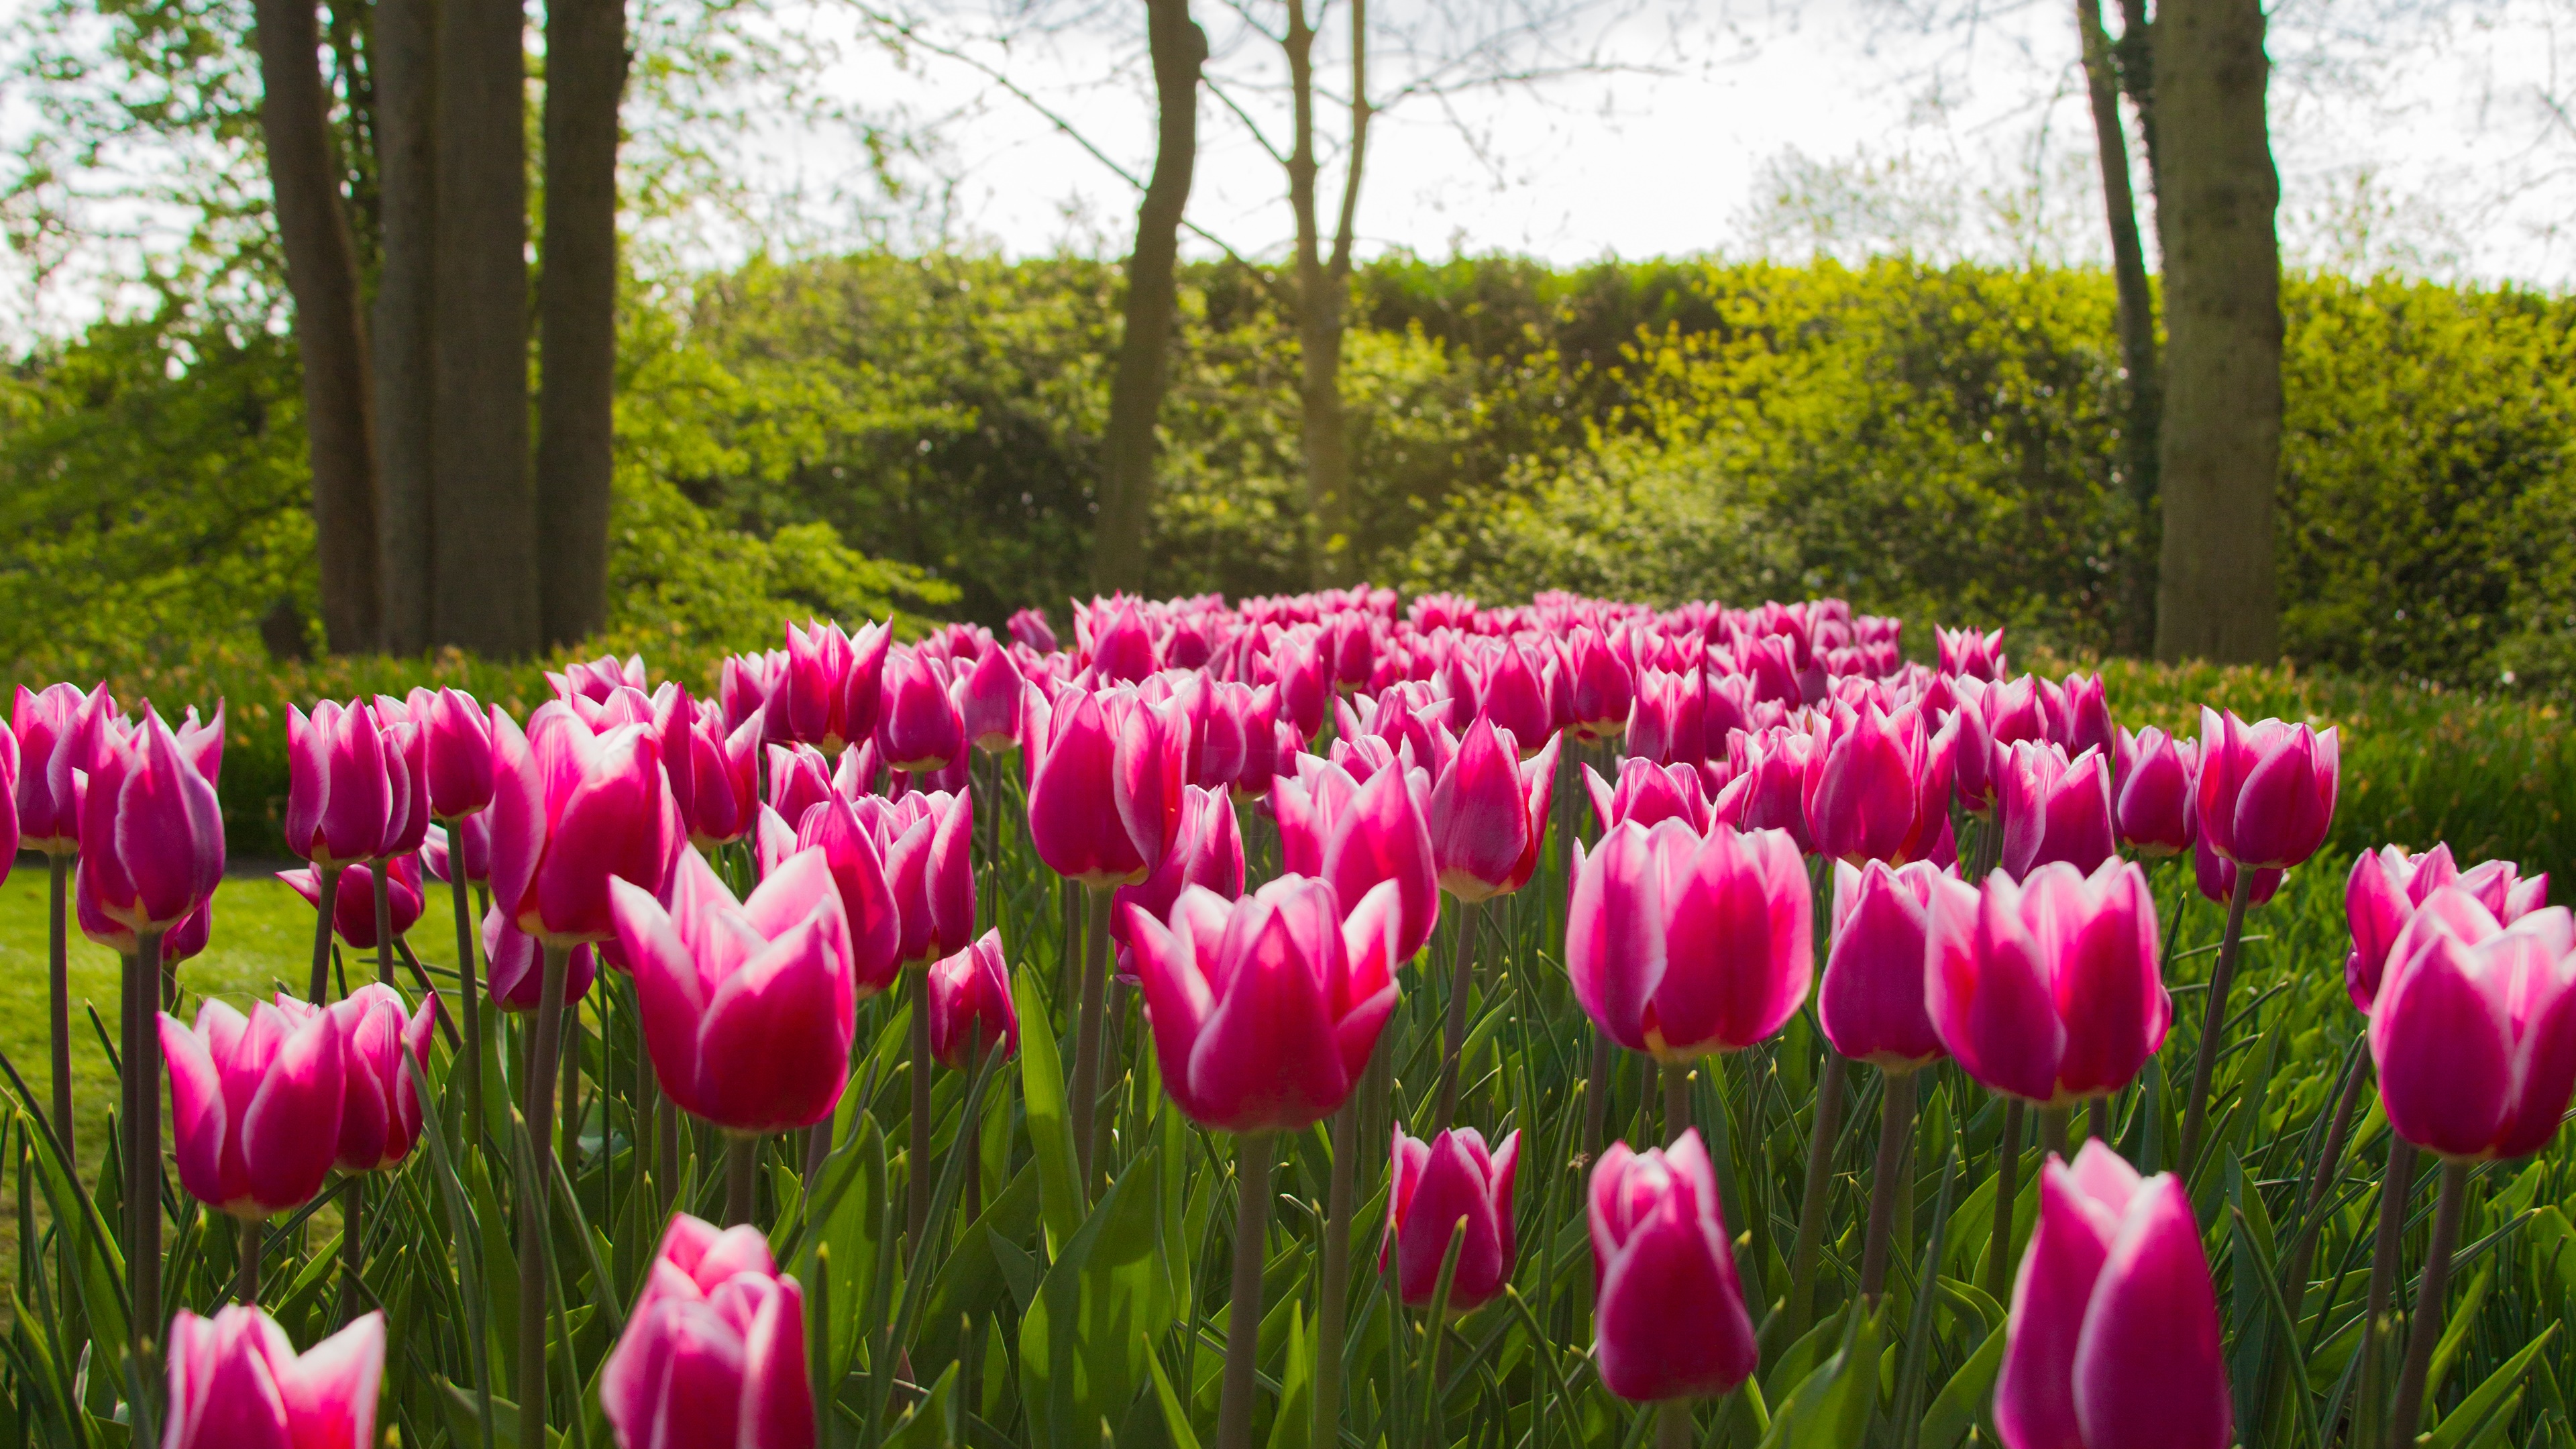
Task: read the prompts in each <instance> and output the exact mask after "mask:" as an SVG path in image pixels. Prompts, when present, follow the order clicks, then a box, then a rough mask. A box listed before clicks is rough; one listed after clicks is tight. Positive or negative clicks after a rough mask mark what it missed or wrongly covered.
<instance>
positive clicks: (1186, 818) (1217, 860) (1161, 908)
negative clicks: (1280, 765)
mask: <svg viewBox="0 0 2576 1449" xmlns="http://www.w3.org/2000/svg"><path fill="white" fill-rule="evenodd" d="M1283 783H1284V782H1283ZM1320 869H1321V867H1320V865H1318V866H1316V867H1313V868H1311V869H1308V870H1302V871H1301V870H1299V869H1298V868H1297V867H1296V866H1294V865H1291V866H1290V867H1289V870H1290V871H1291V872H1292V873H1295V874H1301V875H1303V874H1314V873H1317V872H1318V871H1320ZM1243 881H1244V877H1243V830H1242V825H1241V823H1240V822H1239V821H1237V820H1236V819H1235V815H1234V805H1233V803H1232V802H1231V801H1230V800H1229V799H1228V798H1227V797H1226V796H1224V795H1222V794H1219V793H1215V792H1212V791H1207V790H1202V789H1200V788H1199V787H1198V786H1196V785H1192V786H1190V787H1189V789H1188V792H1187V797H1186V800H1185V803H1184V804H1183V805H1182V807H1181V835H1180V839H1179V840H1178V841H1177V842H1175V843H1174V845H1173V847H1172V849H1170V850H1168V851H1166V852H1164V854H1163V863H1162V864H1160V865H1158V866H1156V867H1154V871H1153V874H1151V875H1148V876H1147V877H1145V879H1143V880H1142V881H1139V882H1137V883H1136V884H1134V885H1126V886H1120V887H1118V889H1117V891H1116V892H1115V893H1114V894H1113V895H1112V896H1111V898H1110V914H1109V936H1110V939H1111V940H1112V941H1114V942H1115V943H1116V944H1117V948H1118V974H1119V976H1120V977H1122V978H1127V979H1133V978H1134V976H1135V975H1136V954H1135V950H1134V947H1133V943H1131V942H1130V941H1129V940H1128V937H1127V907H1129V906H1131V905H1132V906H1134V907H1136V908H1137V909H1139V910H1141V911H1143V912H1144V913H1145V914H1146V915H1147V916H1150V917H1152V918H1153V919H1155V920H1158V921H1159V920H1164V919H1166V918H1168V917H1169V916H1170V915H1171V913H1172V905H1173V903H1174V902H1175V901H1178V900H1179V899H1180V898H1181V892H1182V891H1183V890H1185V889H1187V888H1188V887H1190V886H1199V887H1203V888H1204V889H1207V890H1211V891H1214V892H1216V894H1217V895H1219V896H1221V897H1223V898H1224V899H1226V900H1229V901H1230V900H1234V899H1236V898H1238V897H1240V896H1241V895H1242V894H1243ZM1372 884H1374V882H1372Z"/></svg>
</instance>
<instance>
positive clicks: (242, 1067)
mask: <svg viewBox="0 0 2576 1449" xmlns="http://www.w3.org/2000/svg"><path fill="white" fill-rule="evenodd" d="M299 1004H300V1003H299ZM343 1037H344V1028H343V1026H342V1024H341V1019H340V1018H339V1017H336V1016H333V1015H332V1014H330V1013H329V1012H326V1011H321V1010H318V1009H314V1008H306V1011H305V1014H304V1016H303V1019H302V1020H300V1021H299V1020H297V1019H296V1018H295V1017H293V1016H291V1015H290V1014H289V1013H288V1012H286V1011H285V1010H282V1009H281V1008H279V1007H277V1006H272V1005H270V1004H269V1003H267V1002H261V1003H260V1004H258V1005H257V1006H254V1007H252V1008H251V1014H250V1015H249V1016H248V1017H244V1016H243V1015H242V1014H241V1013H240V1012H238V1011H235V1010H234V1009H233V1008H232V1007H231V1006H229V1005H227V1004H226V1003H224V1002H222V1001H211V1000H210V1001H208V1002H206V1003H205V1004H204V1005H203V1006H201V1007H199V1008H198V1009H197V1026H196V1030H194V1031H190V1030H189V1029H188V1028H186V1027H184V1026H181V1025H180V1024H179V1021H178V1019H177V1018H176V1017H173V1016H171V1015H170V1014H169V1013H167V1012H163V1013H161V1055H162V1058H163V1060H165V1061H166V1062H168V1063H169V1067H170V1130H171V1140H172V1142H173V1144H174V1145H175V1147H176V1149H177V1152H176V1155H177V1157H178V1163H179V1185H180V1186H182V1187H184V1188H186V1189H187V1190H188V1194H189V1196H191V1197H194V1198H195V1199H197V1201H199V1202H202V1203H204V1204H205V1205H207V1206H208V1207H211V1208H213V1209H215V1210H216V1211H218V1212H223V1213H229V1214H231V1215H232V1216H234V1217H237V1218H240V1219H242V1220H243V1221H245V1222H257V1221H259V1220H261V1219H263V1218H267V1217H270V1216H273V1215H275V1214H277V1213H282V1212H292V1211H294V1210H295V1209H296V1208H299V1207H302V1206H303V1205H304V1204H306V1203H308V1202H311V1201H312V1200H313V1197H314V1194H316V1193H318V1192H320V1191H321V1190H322V1180H323V1178H325V1177H327V1176H329V1175H330V1171H331V1164H332V1160H333V1157H334V1156H335V1154H336V1151H337V1148H338V1144H339V1140H340V1114H341V1103H342V1100H343V1095H344V1090H345V1089H344V1085H343V1084H344V1080H345V1079H344V1076H343V1071H344V1067H343V1061H344V1053H345V1048H344V1046H343Z"/></svg>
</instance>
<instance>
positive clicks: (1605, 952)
mask: <svg viewBox="0 0 2576 1449" xmlns="http://www.w3.org/2000/svg"><path fill="white" fill-rule="evenodd" d="M1573 874H1574V881H1573V891H1572V900H1571V901H1570V902H1569V903H1568V904H1567V906H1566V913H1565V969H1566V974H1567V975H1568V976H1569V977H1571V978H1572V980H1573V984H1574V995H1575V999H1576V1000H1577V1001H1579V1002H1581V1003H1582V1005H1583V1009H1584V1011H1585V1013H1586V1014H1588V1015H1589V1016H1591V1018H1592V1019H1593V1021H1594V1022H1595V1023H1597V1024H1598V1025H1599V1026H1600V1028H1601V1030H1602V1031H1603V1032H1605V1033H1606V1034H1608V1035H1609V1037H1610V1039H1611V1040H1613V1041H1615V1042H1617V1043H1619V1044H1620V1045H1621V1046H1623V1047H1626V1048H1627V1049H1628V1050H1630V1051H1635V1052H1645V1053H1648V1054H1650V1055H1652V1056H1654V1057H1655V1058H1657V1059H1658V1060H1660V1061H1666V1062H1686V1061H1690V1060H1692V1059H1693V1058H1696V1057H1702V1056H1706V1055H1708V1054H1709V1053H1711V1052H1731V1051H1740V1050H1742V1049H1743V1048H1745V1047H1748V1046H1751V1045H1753V1044H1754V1043H1756V1042H1759V1041H1762V1040H1765V1039H1766V1038H1768V1037H1770V1036H1771V1035H1772V1033H1774V1032H1777V1031H1778V1030H1779V1029H1780V1028H1781V1027H1782V1026H1783V1025H1785V1024H1787V1022H1788V1020H1789V1018H1790V1017H1791V1016H1792V1015H1793V1014H1795V1013H1796V1012H1797V1010H1798V1007H1799V1005H1800V1004H1801V1003H1803V1002H1804V1001H1805V1000H1806V999H1807V987H1808V983H1809V979H1810V977H1811V976H1812V975H1813V974H1814V947H1813V946H1812V944H1811V942H1812V940H1813V937H1814V926H1813V924H1812V923H1811V915H1812V910H1813V908H1812V906H1811V905H1810V902H1809V898H1808V890H1807V876H1806V868H1805V866H1804V864H1803V863H1802V862H1801V861H1800V859H1799V856H1798V847H1797V846H1796V845H1795V844H1794V843H1792V842H1791V841H1790V839H1789V837H1788V836H1787V835H1786V834H1783V833H1782V832H1780V831H1777V830H1754V831H1740V832H1739V831H1737V830H1735V829H1733V828H1731V827H1729V826H1724V825H1721V826H1718V827H1716V828H1715V829H1713V830H1712V831H1710V832H1709V834H1708V836H1707V837H1706V838H1705V839H1703V838H1702V837H1701V836H1700V835H1699V834H1698V832H1696V831H1694V830H1692V829H1691V828H1690V827H1689V826H1688V825H1686V824H1684V823H1683V822H1681V821H1679V820H1667V821H1665V822H1664V823H1662V824H1661V825H1658V826H1655V827H1654V828H1653V829H1651V830H1649V829H1648V828H1646V827H1645V826H1642V825H1639V824H1637V823H1636V822H1634V821H1630V822H1627V823H1625V824H1621V825H1617V826H1613V827H1612V828H1611V829H1610V831H1609V832H1608V833H1606V834H1604V835H1603V836H1602V837H1601V840H1600V842H1599V843H1598V844H1596V845H1595V846H1594V847H1593V848H1592V850H1591V852H1590V853H1589V854H1586V853H1585V852H1584V851H1583V849H1582V847H1581V845H1580V844H1578V845H1577V846H1576V847H1575V856H1574V872H1573Z"/></svg>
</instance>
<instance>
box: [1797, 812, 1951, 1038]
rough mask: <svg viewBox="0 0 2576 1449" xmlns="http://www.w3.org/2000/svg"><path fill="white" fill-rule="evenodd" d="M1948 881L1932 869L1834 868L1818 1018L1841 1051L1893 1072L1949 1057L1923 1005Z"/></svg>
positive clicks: (1920, 864)
mask: <svg viewBox="0 0 2576 1449" xmlns="http://www.w3.org/2000/svg"><path fill="white" fill-rule="evenodd" d="M1944 878H1951V877H1949V873H1948V872H1946V871H1944V870H1942V869H1941V868H1940V867H1938V866H1935V865H1933V864H1932V863H1931V862H1929V861H1921V860H1918V861H1915V862H1914V863H1912V864H1910V865H1905V866H1898V867H1894V868H1890V867H1889V866H1888V865H1887V864H1886V863H1885V862H1883V861H1876V860H1873V861H1871V862H1870V863H1869V864H1868V865H1867V866H1864V867H1862V868H1861V869H1859V870H1854V869H1853V868H1852V867H1851V866H1850V865H1849V864H1848V863H1845V862H1840V861H1838V862H1836V863H1835V865H1834V917H1833V920H1834V940H1833V947H1832V950H1831V951H1830V953H1829V954H1828V955H1827V956H1826V959H1825V980H1824V984H1823V985H1822V986H1820V987H1818V988H1817V990H1816V1018H1817V1020H1818V1022H1820V1023H1821V1024H1822V1025H1823V1027H1824V1029H1825V1038H1826V1040H1828V1041H1831V1042H1832V1043H1833V1044H1834V1050H1836V1051H1838V1052H1840V1053H1842V1054H1843V1055H1844V1056H1847V1057H1850V1058H1851V1059H1853V1060H1854V1061H1863V1062H1867V1063H1869V1064H1870V1065H1872V1066H1874V1067H1877V1068H1879V1069H1880V1070H1881V1071H1887V1072H1910V1071H1912V1070H1914V1069H1915V1068H1917V1067H1921V1066H1923V1065H1925V1064H1927V1063H1929V1062H1931V1061H1933V1060H1935V1059H1936V1058H1939V1057H1941V1056H1944V1055H1946V1052H1945V1051H1944V1049H1943V1048H1942V1045H1941V1037H1940V1033H1938V1032H1936V1031H1934V1030H1933V1028H1932V1014H1931V1012H1930V1010H1929V1009H1928V1008H1926V1006H1925V1005H1924V999H1923V992H1924V980H1923V954H1924V943H1925V940H1926V938H1927V937H1928V936H1929V934H1930V932H1931V929H1932V893H1933V891H1934V890H1935V889H1936V888H1937V886H1938V883H1939V882H1940V881H1941V880H1943V879H1944Z"/></svg>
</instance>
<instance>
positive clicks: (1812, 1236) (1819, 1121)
mask: <svg viewBox="0 0 2576 1449" xmlns="http://www.w3.org/2000/svg"><path fill="white" fill-rule="evenodd" d="M1848 1070H1849V1062H1848V1060H1847V1059H1846V1058H1845V1057H1844V1056H1843V1054H1842V1053H1841V1052H1838V1051H1835V1050H1834V1049H1833V1048H1832V1047H1830V1046H1828V1047H1826V1048H1825V1064H1824V1067H1823V1069H1822V1070H1821V1071H1819V1072H1818V1073H1817V1074H1816V1115H1815V1120H1814V1122H1813V1123H1812V1125H1811V1126H1810V1127H1809V1128H1808V1131H1807V1187H1806V1193H1805V1195H1804V1197H1803V1198H1802V1200H1801V1201H1800V1203H1799V1206H1798V1236H1797V1238H1796V1240H1795V1241H1794V1242H1793V1244H1792V1245H1791V1247H1790V1249H1789V1301H1788V1304H1787V1306H1786V1307H1785V1308H1784V1309H1783V1310H1782V1313H1783V1316H1784V1318H1785V1320H1786V1322H1785V1325H1784V1327H1783V1328H1782V1331H1781V1333H1782V1336H1781V1337H1780V1339H1779V1342H1780V1343H1782V1344H1791V1343H1795V1342H1797V1341H1798V1340H1799V1339H1800V1338H1801V1337H1803V1336H1805V1334H1806V1332H1807V1325H1808V1324H1809V1323H1810V1322H1812V1321H1813V1315H1814V1312H1815V1290H1816V1255H1817V1254H1818V1253H1819V1252H1820V1251H1821V1250H1822V1249H1823V1246H1824V1232H1825V1215H1826V1197H1827V1195H1828V1194H1829V1193H1830V1192H1831V1191H1832V1188H1833V1165H1834V1139H1835V1135H1836V1134H1837V1133H1839V1132H1840V1131H1841V1130H1842V1115H1843V1077H1844V1074H1845V1073H1846V1072H1847V1071H1848Z"/></svg>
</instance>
